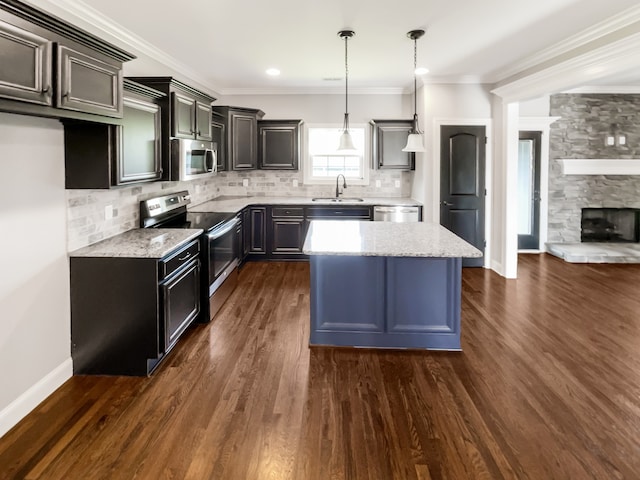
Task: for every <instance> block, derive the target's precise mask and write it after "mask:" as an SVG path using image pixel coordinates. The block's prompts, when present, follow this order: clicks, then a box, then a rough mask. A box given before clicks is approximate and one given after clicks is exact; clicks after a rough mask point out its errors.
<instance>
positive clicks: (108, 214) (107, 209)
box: [104, 205, 113, 220]
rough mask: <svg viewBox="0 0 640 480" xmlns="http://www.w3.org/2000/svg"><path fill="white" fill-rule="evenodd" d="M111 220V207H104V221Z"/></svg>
mask: <svg viewBox="0 0 640 480" xmlns="http://www.w3.org/2000/svg"><path fill="white" fill-rule="evenodd" d="M112 218H113V205H105V206H104V219H105V220H110V219H112Z"/></svg>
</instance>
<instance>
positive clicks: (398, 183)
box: [395, 180, 400, 188]
mask: <svg viewBox="0 0 640 480" xmlns="http://www.w3.org/2000/svg"><path fill="white" fill-rule="evenodd" d="M395 186H396V188H400V180H396V181H395Z"/></svg>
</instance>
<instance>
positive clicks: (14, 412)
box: [0, 357, 73, 437]
mask: <svg viewBox="0 0 640 480" xmlns="http://www.w3.org/2000/svg"><path fill="white" fill-rule="evenodd" d="M72 376H73V362H72V360H71V357H69V358H68V359H66V360H65V361H64V362H62V363H61V364H60V365H58V366H57V367H56V368H54V369H53V370H51V372H49V373H48V374H47V375H45V376H44V377H43V378H42V379H40V380H39V381H38V382H37V383H36V384H35V385H33V386H31V388H29V390H27V391H26V392H24V393H23V394H22V395H20V396H19V397H18V398H16V399H15V400H14V401H13V402H11V403H10V404H9V405H8V406H7V407H6V408H4V409H3V410H2V411H0V437H2V436H3V435H4V434H5V433H7V432H8V431H9V430H11V428H13V426H14V425H16V424H17V423H18V422H19V421H20V420H22V419H23V418H24V417H25V416H26V415H27V414H28V413H29V412H30V411H31V410H33V409H34V408H36V407H37V406H38V405H39V404H40V403H41V402H42V401H43V400H44V399H45V398H47V397H48V396H49V395H51V394H52V393H53V392H54V391H55V390H56V389H57V388H58V387H59V386H60V385H62V384H63V383H64V382H66V381H67V380H68V379H70V378H71V377H72Z"/></svg>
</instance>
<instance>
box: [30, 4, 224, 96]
mask: <svg viewBox="0 0 640 480" xmlns="http://www.w3.org/2000/svg"><path fill="white" fill-rule="evenodd" d="M27 1H28V3H31V4H32V5H34V6H36V7H39V8H43V9H45V10H47V11H49V12H51V13H54V14H57V15H59V16H60V17H63V18H64V19H65V20H68V21H71V22H72V23H76V24H77V23H78V20H81V21H82V22H83V23H84V25H81V27H83V28H86V29H87V30H89V31H91V33H94V34H95V35H97V36H99V37H101V38H103V39H105V40H107V41H109V42H111V43H113V44H115V45H118V46H120V47H121V48H123V49H125V50H127V51H130V52H131V53H133V54H135V55H136V56H138V57H146V58H148V59H152V60H155V61H157V62H159V63H161V64H162V65H164V66H166V67H168V68H170V69H172V70H173V71H174V72H175V74H176V75H179V76H181V77H182V76H183V77H186V78H187V79H189V80H191V81H192V82H193V83H197V84H198V85H194V86H196V87H200V88H201V89H202V90H204V91H205V92H206V93H209V94H210V95H212V96H214V97H219V96H220V95H221V94H220V90H219V89H218V88H216V87H215V86H213V85H211V80H210V79H208V78H205V77H204V76H202V75H201V74H200V73H199V72H198V71H196V70H194V69H193V68H191V67H189V66H187V65H185V64H184V63H182V62H181V61H179V60H178V59H176V58H175V57H173V56H172V55H169V54H168V53H166V52H165V51H163V50H160V49H159V48H158V47H156V46H154V45H152V44H151V43H149V42H147V41H146V40H145V39H143V38H142V37H140V36H139V35H137V34H135V33H134V32H132V31H131V30H128V29H126V28H124V27H123V26H122V25H120V24H118V23H116V22H114V21H113V20H112V19H111V18H109V17H107V16H106V15H104V14H103V13H101V12H99V11H98V10H96V9H95V8H93V7H90V6H89V5H87V4H86V3H84V2H79V1H76V0H27ZM70 15H71V16H73V17H74V18H73V19H71V18H69V17H70ZM141 60H142V58H141Z"/></svg>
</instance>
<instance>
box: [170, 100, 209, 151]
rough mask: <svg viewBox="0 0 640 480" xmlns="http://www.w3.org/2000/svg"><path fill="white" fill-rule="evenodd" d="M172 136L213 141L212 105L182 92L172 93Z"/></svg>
mask: <svg viewBox="0 0 640 480" xmlns="http://www.w3.org/2000/svg"><path fill="white" fill-rule="evenodd" d="M171 97H172V102H171V106H172V110H173V119H172V122H171V136H172V137H176V138H195V139H196V140H205V141H208V142H209V141H211V104H210V103H205V102H201V101H198V100H196V99H195V98H193V97H192V96H188V95H185V94H183V93H180V92H173V93H171Z"/></svg>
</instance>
